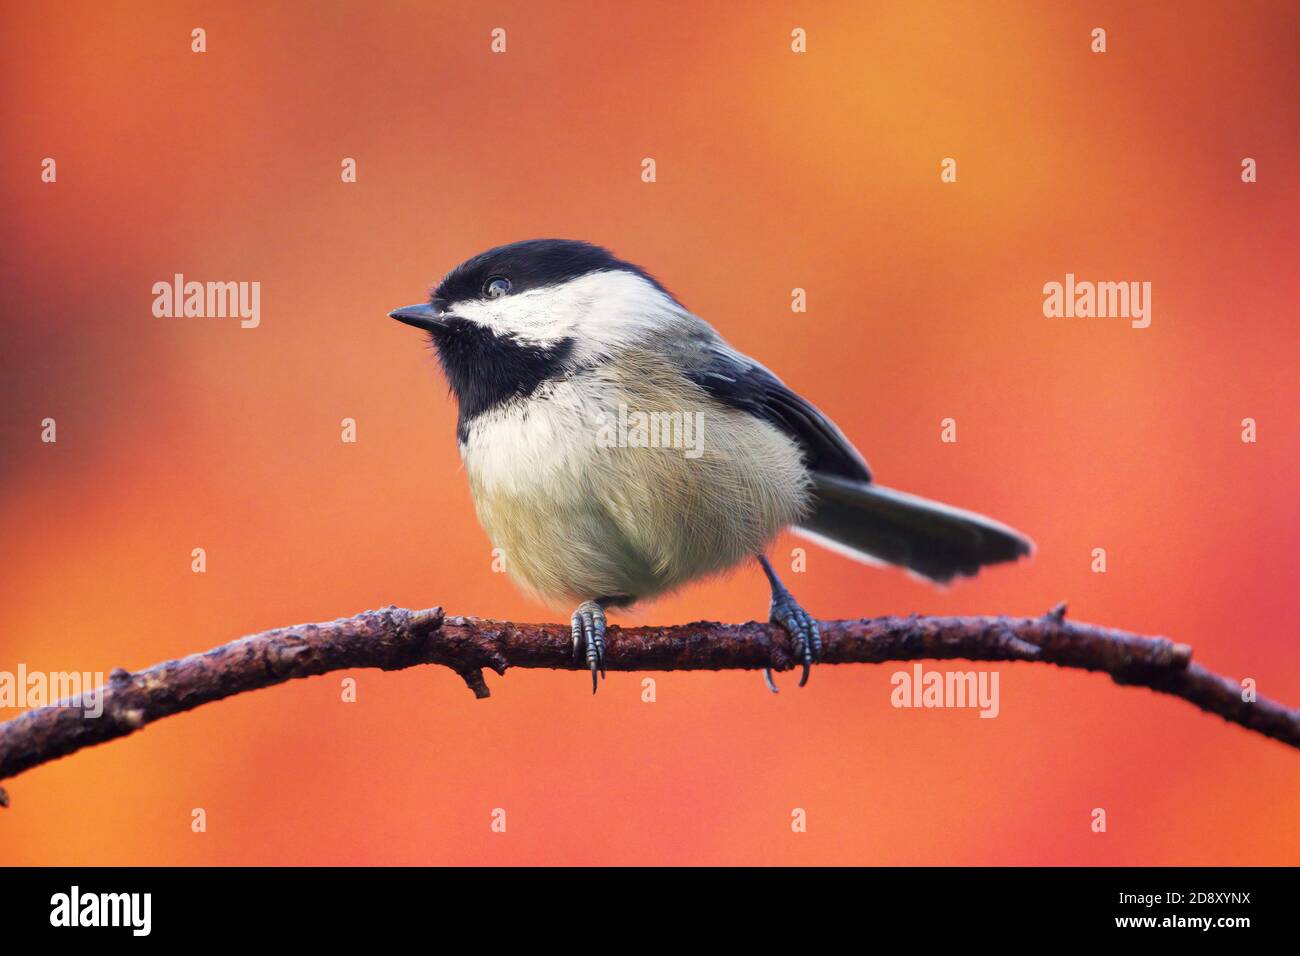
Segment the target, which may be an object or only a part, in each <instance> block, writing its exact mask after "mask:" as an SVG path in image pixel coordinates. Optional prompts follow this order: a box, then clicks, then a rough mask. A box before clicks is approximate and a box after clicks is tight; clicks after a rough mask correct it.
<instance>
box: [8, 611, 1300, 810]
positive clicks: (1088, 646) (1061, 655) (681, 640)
mask: <svg viewBox="0 0 1300 956" xmlns="http://www.w3.org/2000/svg"><path fill="white" fill-rule="evenodd" d="M820 626H821V633H822V643H823V651H822V658H821V660H822V663H826V664H879V663H882V662H884V661H908V660H919V659H923V658H925V659H936V660H950V659H954V658H963V659H966V660H974V661H1040V662H1044V663H1049V664H1056V665H1058V666H1061V667H1075V668H1081V669H1083V670H1090V671H1104V672H1106V673H1107V674H1110V676H1111V677H1112V678H1113V679H1114V680H1115V681H1116V682H1117V683H1119V684H1134V685H1140V686H1143V687H1148V688H1150V689H1152V690H1155V691H1159V692H1160V693H1164V694H1171V695H1173V696H1175V697H1181V698H1183V699H1184V700H1187V701H1189V702H1191V703H1192V704H1195V705H1196V706H1197V707H1199V708H1201V709H1202V710H1205V711H1208V712H1209V713H1212V714H1218V715H1219V716H1220V717H1222V718H1224V719H1225V720H1228V721H1231V722H1233V723H1237V724H1240V725H1241V726H1243V727H1247V728H1249V729H1251V730H1254V731H1257V732H1258V733H1261V734H1264V735H1266V736H1269V737H1273V738H1275V739H1277V740H1280V741H1282V742H1283V743H1286V744H1289V745H1291V746H1292V747H1298V748H1300V711H1297V710H1291V709H1288V708H1286V707H1283V706H1282V705H1280V704H1277V703H1275V702H1273V701H1270V700H1265V699H1263V698H1260V699H1258V700H1256V701H1253V702H1246V701H1243V700H1242V693H1241V688H1240V687H1239V686H1238V685H1237V684H1236V683H1234V682H1233V681H1231V680H1228V679H1227V678H1225V677H1220V676H1219V675H1217V674H1214V673H1211V672H1210V671H1207V670H1205V669H1204V668H1203V667H1201V666H1200V665H1198V664H1194V663H1192V662H1191V656H1192V650H1191V648H1190V647H1188V646H1187V645H1186V644H1175V643H1173V642H1172V641H1169V640H1166V639H1165V638H1147V637H1139V636H1137V635H1135V634H1129V633H1127V632H1124V631H1117V630H1111V629H1108V628H1101V627H1095V626H1093V625H1089V624H1076V623H1073V622H1067V621H1066V620H1065V605H1063V604H1062V605H1059V606H1058V607H1057V608H1055V609H1054V610H1053V611H1051V612H1050V613H1048V614H1046V615H1044V616H1043V617H1040V618H1008V617H917V616H915V615H913V616H911V617H902V618H900V617H881V618H869V619H864V620H859V621H825V622H822V623H821V625H820ZM607 641H608V648H607V650H606V655H605V664H606V667H607V668H608V669H609V670H615V671H619V670H622V671H656V670H661V671H670V670H727V669H747V670H756V669H759V668H763V667H767V666H769V665H770V666H772V667H773V668H775V669H777V670H788V669H790V667H791V666H793V661H792V659H791V657H790V649H789V642H788V640H787V639H786V637H785V634H784V632H783V631H781V630H780V629H779V628H773V627H772V626H770V625H768V624H759V623H754V622H750V623H748V624H713V623H708V622H697V623H694V624H683V625H680V626H677V627H625V628H620V627H611V628H610V630H609V634H608V637H607ZM418 664H442V665H445V666H447V667H450V668H451V669H452V670H454V671H455V672H456V673H457V674H459V675H460V676H461V678H462V679H463V680H464V681H465V683H466V684H468V685H469V688H470V690H472V691H473V692H474V694H475V696H477V697H487V696H488V688H487V684H486V683H485V682H484V680H483V673H482V671H483V668H485V667H486V668H490V669H492V670H494V671H496V672H497V673H498V674H504V673H505V671H506V668H507V667H549V668H561V669H566V670H585V669H586V664H585V662H578V661H575V660H574V659H573V654H572V650H571V647H570V631H569V626H568V625H560V624H513V623H510V622H507V621H491V620H484V619H481V618H474V617H448V616H446V615H444V614H443V611H442V608H437V607H435V608H430V609H427V610H423V611H409V610H406V609H405V608H398V607H386V608H384V609H382V610H379V611H367V612H365V613H363V614H358V615H357V616H356V617H350V618H343V619H340V620H337V621H331V622H329V623H325V624H303V625H299V626H297V627H287V628H280V629H278V630H274V631H266V632H264V633H262V634H253V635H251V636H249V637H244V638H241V639H240V640H237V641H232V642H231V643H229V644H223V645H222V646H220V647H217V648H214V649H213V650H210V651H207V652H206V653H203V654H191V655H190V656H189V657H185V658H182V659H181V660H177V661H167V662H165V663H162V664H157V665H155V666H154V667H150V668H148V669H146V670H142V671H137V672H136V673H130V672H128V671H126V670H123V669H121V668H119V669H117V670H114V671H113V672H112V673H111V674H110V675H109V681H108V684H107V685H106V686H105V687H104V688H101V690H100V693H102V698H101V699H100V700H99V701H95V700H94V699H93V698H88V699H86V700H83V699H82V698H73V699H71V700H67V701H61V702H60V703H58V704H55V705H52V706H49V707H42V708H39V709H37V710H32V711H28V712H27V713H25V714H22V715H20V716H18V717H16V718H14V719H13V720H11V721H8V722H7V723H4V724H0V780H3V779H4V778H6V777H12V776H14V775H15V774H18V773H21V772H23V771H24V770H28V769H30V768H32V767H35V766H38V765H39V764H42V763H46V762H47V761H50V760H54V759H56V758H58V757H62V756H65V755H67V754H70V753H74V752H75V751H78V750H80V749H81V748H83V747H89V746H92V745H94V744H99V743H104V742H105V741H108V740H112V739H114V738H116V737H124V736H126V735H127V734H130V733H134V732H135V731H137V730H139V729H140V728H141V727H144V726H145V725H146V724H149V723H152V722H153V721H155V720H159V719H161V718H163V717H167V716H170V715H171V714H177V713H180V712H182V711H186V710H192V709H193V708H195V707H198V706H200V705H202V704H206V703H209V702H211V701H214V700H221V699H222V698H223V697H230V696H232V695H234V694H241V693H243V692H245V691H250V690H257V689H258V688H262V687H271V686H273V685H275V684H282V683H284V682H285V681H288V680H293V679H294V678H298V677H311V676H314V675H317V674H325V673H328V672H329V671H337V670H349V669H353V668H361V667H378V668H381V669H383V670H401V669H403V668H407V667H414V666H416V665H418ZM575 693H576V691H575ZM83 696H87V695H83ZM100 706H102V712H101V713H100V715H99V716H97V717H92V716H89V715H88V714H87V713H86V710H87V708H90V710H91V711H92V712H93V711H94V710H97V709H98V708H99V707H100ZM7 804H8V798H7V796H6V795H5V793H4V791H3V790H0V806H6V805H7Z"/></svg>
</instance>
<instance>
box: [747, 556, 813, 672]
mask: <svg viewBox="0 0 1300 956" xmlns="http://www.w3.org/2000/svg"><path fill="white" fill-rule="evenodd" d="M757 557H758V563H759V564H761V565H762V566H763V573H764V574H766V575H767V580H768V583H769V584H771V585H772V611H771V615H770V618H769V619H770V620H771V622H772V623H773V624H780V625H781V626H782V627H783V628H785V632H786V633H787V634H789V635H790V642H791V643H792V644H793V645H794V656H795V660H797V661H799V662H800V663H801V664H803V675H802V676H801V677H800V678H799V686H800V687H802V686H803V685H804V684H806V683H808V673H809V671H811V670H812V665H813V662H814V661H816V660H817V659H818V658H819V657H820V656H821V653H822V638H821V634H820V633H819V632H818V630H817V621H816V619H815V618H814V617H813V616H812V615H811V614H809V613H808V612H807V611H805V610H804V609H803V608H801V607H800V606H799V602H797V601H796V600H795V599H794V595H793V594H791V593H790V592H789V591H787V590H786V587H785V585H784V584H782V583H781V579H780V578H778V577H777V576H776V572H775V571H773V570H772V563H771V562H770V561H768V560H767V556H766V555H763V554H760V555H758V556H757ZM763 680H765V681H767V689H768V690H770V691H771V692H772V693H774V694H775V693H777V689H776V682H775V681H773V680H772V668H770V667H765V668H763Z"/></svg>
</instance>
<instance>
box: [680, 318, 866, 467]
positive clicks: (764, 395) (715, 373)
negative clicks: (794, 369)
mask: <svg viewBox="0 0 1300 956" xmlns="http://www.w3.org/2000/svg"><path fill="white" fill-rule="evenodd" d="M683 358H685V359H686V361H683V362H682V366H683V368H684V369H685V372H686V376H687V377H688V378H689V379H690V380H691V381H692V382H694V383H695V384H696V385H698V386H699V387H700V388H702V389H704V390H705V391H706V392H708V393H709V394H710V395H712V396H713V397H714V398H715V399H717V400H718V401H720V402H722V403H724V404H726V405H730V406H731V407H732V408H738V409H740V410H742V411H745V412H748V413H749V414H751V415H754V416H756V417H758V418H761V419H763V420H764V421H766V422H769V423H771V424H772V425H775V426H776V427H777V428H779V429H781V431H783V432H785V434H787V435H789V436H790V437H791V438H793V439H794V440H795V442H796V443H798V445H799V447H800V448H801V449H802V450H803V453H804V463H805V464H806V465H807V466H808V469H809V470H810V471H818V472H822V473H824V474H828V475H838V476H839V477H841V478H848V479H851V480H853V481H863V482H867V481H870V480H871V470H870V469H869V468H868V467H867V463H866V462H865V461H864V460H863V458H862V456H861V455H860V454H859V453H858V450H857V449H856V448H854V447H853V446H852V445H851V444H849V440H848V439H847V438H845V437H844V433H843V432H841V431H840V430H839V429H838V428H837V427H836V426H835V423H834V422H832V421H831V420H830V419H829V418H827V417H826V416H825V415H823V414H822V413H821V412H820V411H818V410H817V409H816V408H815V407H814V406H813V405H812V404H811V403H809V402H808V401H807V400H805V399H803V398H801V397H800V396H799V395H797V394H796V393H795V392H793V391H791V390H790V389H789V388H788V387H787V386H786V384H785V383H784V382H782V381H781V380H780V379H779V378H777V377H776V376H775V375H773V374H772V373H771V372H770V371H768V370H767V369H766V368H764V367H763V366H762V365H760V364H758V363H757V362H755V361H754V360H753V359H750V358H748V357H746V356H744V355H742V354H740V353H739V352H737V351H735V350H734V349H732V348H730V347H728V346H727V345H726V344H725V343H723V342H721V341H720V340H716V339H714V340H712V341H698V340H697V341H695V342H693V343H691V347H690V348H689V349H688V350H686V351H685V354H684V355H683Z"/></svg>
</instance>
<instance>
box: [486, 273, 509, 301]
mask: <svg viewBox="0 0 1300 956" xmlns="http://www.w3.org/2000/svg"><path fill="white" fill-rule="evenodd" d="M509 291H510V280H509V279H507V278H506V277H505V276H493V277H492V278H491V279H488V280H487V282H485V283H484V284H483V294H484V295H485V296H487V297H488V298H489V299H499V298H501V296H503V295H505V294H506V293H507V292H509Z"/></svg>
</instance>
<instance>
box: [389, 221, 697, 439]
mask: <svg viewBox="0 0 1300 956" xmlns="http://www.w3.org/2000/svg"><path fill="white" fill-rule="evenodd" d="M682 311H683V309H682V306H681V305H680V303H678V302H677V300H676V299H674V298H673V296H672V295H671V294H670V293H669V292H668V290H667V289H665V288H664V287H663V286H662V285H660V284H659V283H658V282H657V281H656V280H655V279H654V278H653V277H652V276H651V275H650V274H649V273H647V272H646V271H645V270H644V269H641V268H639V267H638V266H635V265H632V264H631V263H628V262H624V261H623V260H621V259H619V258H617V257H616V256H614V255H613V254H611V253H610V252H608V251H606V250H605V249H602V248H600V247H599V246H594V245H591V244H590V243H586V242H579V241H576V240H571V239H528V240H525V241H523V242H512V243H510V244H509V245H504V246H497V247H496V248H495V249H489V250H488V251H487V252H482V253H479V254H478V255H476V256H474V257H473V258H471V259H467V260H466V261H465V262H462V263H461V264H460V265H458V266H456V268H454V269H452V270H451V272H449V273H447V275H446V277H445V278H443V280H442V281H441V282H440V283H438V286H437V288H435V289H434V290H433V291H432V293H431V294H430V296H429V301H428V302H425V303H421V304H419V305H412V306H407V307H406V308H402V309H397V310H396V311H394V312H390V313H389V315H390V316H391V317H392V318H394V319H397V320H398V321H399V322H404V323H406V324H407V325H412V326H415V327H416V328H418V329H423V330H425V331H426V332H428V333H429V338H430V340H431V342H432V343H433V345H434V346H435V347H436V348H437V350H438V358H439V360H440V361H441V363H442V367H443V369H444V370H445V371H446V373H447V378H448V380H449V381H450V383H451V387H452V390H453V391H454V392H455V393H456V396H457V398H458V400H459V401H460V405H461V414H462V419H463V418H464V417H465V414H466V411H467V407H466V406H467V404H468V406H469V409H468V410H469V412H470V414H471V415H473V414H477V413H478V412H480V411H483V410H485V409H486V408H490V407H491V406H493V405H495V404H498V403H499V402H501V401H504V400H507V399H509V398H511V397H523V396H527V395H529V394H531V393H532V392H533V391H534V390H535V389H536V388H537V386H538V385H539V384H540V383H541V382H543V381H545V380H547V379H550V378H556V377H559V376H562V375H564V374H567V373H568V372H569V371H571V370H573V369H575V368H579V367H582V366H591V365H595V364H598V363H600V362H601V361H604V360H605V359H607V358H609V357H610V356H612V355H616V354H617V353H618V351H619V350H620V349H622V348H624V347H626V346H627V345H630V344H633V343H635V342H636V341H638V340H639V339H643V338H644V337H646V336H647V335H649V334H651V333H653V331H654V330H655V329H656V328H662V327H663V326H664V324H665V322H666V320H668V319H669V318H670V317H671V316H673V315H674V314H680V313H681V312H682Z"/></svg>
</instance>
